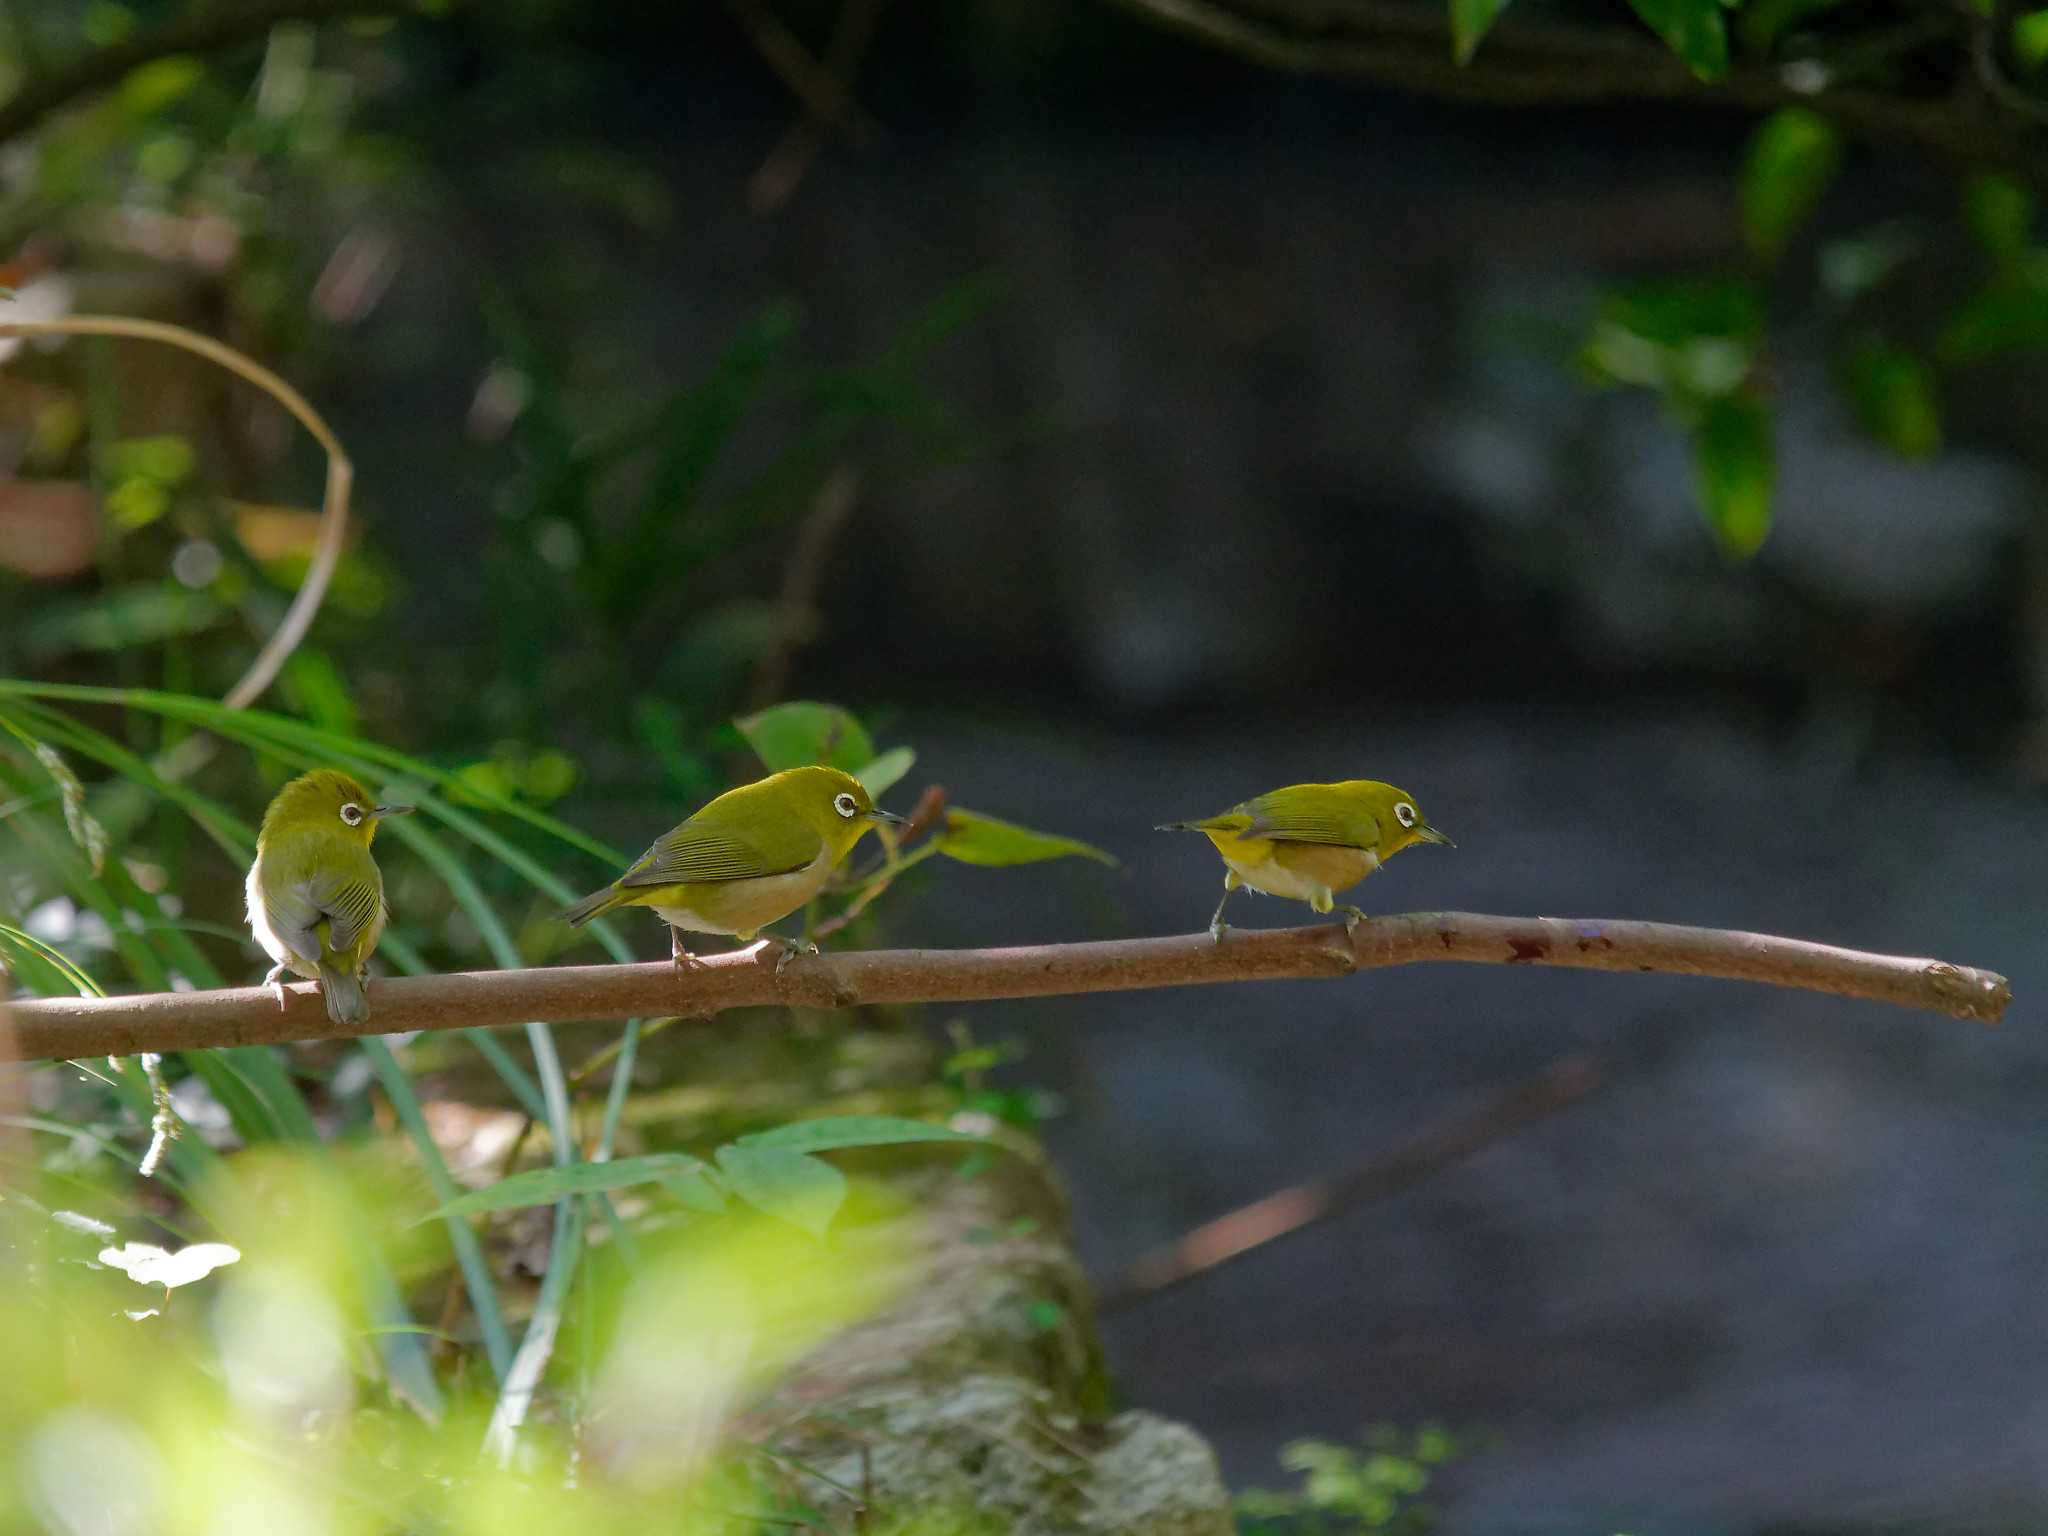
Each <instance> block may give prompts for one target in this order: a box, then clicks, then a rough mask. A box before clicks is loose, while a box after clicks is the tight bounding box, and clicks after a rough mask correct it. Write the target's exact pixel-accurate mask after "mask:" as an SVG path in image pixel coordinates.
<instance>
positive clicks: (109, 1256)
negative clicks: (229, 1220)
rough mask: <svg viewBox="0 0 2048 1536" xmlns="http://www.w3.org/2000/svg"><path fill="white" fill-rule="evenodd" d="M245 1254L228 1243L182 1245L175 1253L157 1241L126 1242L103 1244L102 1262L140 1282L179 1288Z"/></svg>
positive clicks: (138, 1283)
mask: <svg viewBox="0 0 2048 1536" xmlns="http://www.w3.org/2000/svg"><path fill="white" fill-rule="evenodd" d="M241 1256H242V1254H241V1250H240V1249H237V1248H231V1247H229V1246H228V1245H227V1244H226V1243H194V1244H192V1245H191V1246H190V1247H189V1248H180V1249H178V1250H177V1252H175V1253H169V1252H166V1251H165V1250H164V1249H162V1248H159V1247H157V1246H156V1244H154V1243H123V1244H122V1245H121V1246H120V1247H118V1248H102V1249H101V1250H100V1254H99V1259H100V1262H101V1263H102V1264H104V1265H106V1266H107V1267H108V1268H109V1269H118V1270H120V1271H122V1272H123V1273H124V1274H126V1275H127V1276H128V1278H129V1279H130V1280H133V1281H134V1282H135V1283H136V1284H137V1285H160V1286H163V1287H164V1288H165V1289H166V1290H175V1289H176V1288H177V1287H179V1286H181V1285H190V1284H191V1283H192V1282H193V1281H194V1280H203V1279H205V1278H206V1277H207V1276H208V1275H210V1274H212V1273H213V1272H214V1271H215V1270H216V1269H219V1268H221V1267H222V1266H224V1265H228V1264H233V1263H234V1262H235V1261H236V1260H238V1259H240V1258H241Z"/></svg>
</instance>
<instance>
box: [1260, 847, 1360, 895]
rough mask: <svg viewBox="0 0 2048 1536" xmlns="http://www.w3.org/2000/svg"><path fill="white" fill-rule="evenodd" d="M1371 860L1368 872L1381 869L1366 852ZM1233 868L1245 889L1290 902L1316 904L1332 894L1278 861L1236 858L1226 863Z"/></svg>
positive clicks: (1318, 883) (1308, 877)
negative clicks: (1244, 861) (1280, 897)
mask: <svg viewBox="0 0 2048 1536" xmlns="http://www.w3.org/2000/svg"><path fill="white" fill-rule="evenodd" d="M1366 858H1367V859H1368V860H1370V863H1369V864H1368V865H1367V872H1368V873H1370V872H1371V871H1372V870H1374V869H1377V868H1379V860H1378V859H1376V858H1374V857H1373V856H1372V854H1370V853H1367V854H1366ZM1223 862H1224V863H1225V864H1227V865H1229V866H1230V870H1231V873H1233V874H1234V875H1236V876H1237V878H1238V879H1240V880H1242V881H1243V882H1244V884H1245V887H1246V889H1248V890H1254V891H1259V892H1261V893H1263V894H1264V895H1267V896H1285V897H1287V898H1288V899H1289V900H1291V901H1307V902H1314V901H1317V900H1320V899H1323V898H1325V897H1327V896H1329V894H1330V888H1329V887H1328V886H1326V885H1323V884H1321V883H1320V882H1318V881H1317V880H1315V879H1314V878H1312V877H1311V876H1308V875H1305V874H1301V873H1299V872H1297V871H1295V870H1291V869H1288V868H1286V867H1284V866H1283V865H1281V864H1280V863H1279V862H1278V861H1277V860H1274V859H1267V860H1265V861H1264V862H1262V863H1258V864H1245V863H1241V862H1239V861H1238V860H1236V859H1230V858H1226V859H1225V860H1224V861H1223Z"/></svg>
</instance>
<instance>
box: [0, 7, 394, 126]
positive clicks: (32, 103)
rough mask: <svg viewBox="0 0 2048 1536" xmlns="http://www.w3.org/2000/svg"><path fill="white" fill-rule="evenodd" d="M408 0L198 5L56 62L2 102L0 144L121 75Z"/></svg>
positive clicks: (378, 12)
mask: <svg viewBox="0 0 2048 1536" xmlns="http://www.w3.org/2000/svg"><path fill="white" fill-rule="evenodd" d="M407 9H409V7H408V6H407V5H406V4H405V3H404V0H242V3H239V4H204V3H195V4H194V5H192V6H191V8H190V9H189V10H187V11H186V12H185V14H184V15H182V16H179V17H177V18H176V19H175V20H172V21H167V22H165V23H164V24H163V25H161V26H157V27H147V28H144V29H143V30H142V31H140V32H137V33H135V34H134V35H133V36H131V37H125V38H123V39H121V41H119V42H117V43H109V44H107V45H106V46H104V47H101V48H95V49H93V50H92V52H90V53H87V54H84V55H82V56H80V57H79V58H77V59H75V60H72V61H71V62H70V63H67V64H52V65H51V66H50V67H49V68H47V69H46V70H45V71H44V72H43V73H41V74H39V75H36V76H34V77H32V78H31V79H29V80H28V82H27V83H26V84H24V85H23V86H22V87H21V89H19V90H17V91H16V92H15V93H14V94H13V95H12V96H10V97H8V98H7V99H6V100H5V101H4V102H0V144H6V143H7V142H8V141H9V140H12V139H16V138H19V137H21V136H22V135H23V134H25V133H27V132H29V131H30V130H31V129H33V128H34V127H35V126H36V125H37V124H38V123H40V122H41V121H42V120H43V119H44V118H45V117H48V116H49V115H50V114H51V113H52V112H55V111H57V110H59V109H60V108H62V107H67V106H69V105H70V104H71V103H72V102H74V101H76V100H78V99H79V98H80V97H84V96H90V95H92V94H94V93H95V92H98V91H103V90H106V89H108V88H109V87H111V86H114V85H118V84H119V83H120V81H121V79H122V77H123V76H125V75H127V74H128V73H129V72H130V71H132V70H136V69H140V68H141V67H142V66H143V65H145V64H153V63H155V62H156V61H157V60H158V59H168V58H175V57H177V56H178V55H180V54H190V53H202V54H203V53H220V52H222V51H224V50H226V49H229V48H235V47H239V46H240V45H242V44H243V43H248V42H253V41H254V40H256V39H257V38H260V37H262V36H263V34H264V33H266V32H268V31H269V30H270V29H271V28H272V27H274V26H277V25H279V24H280V23H282V22H288V21H312V22H318V21H335V20H338V19H340V18H342V17H347V16H392V15H396V14H398V13H399V12H401V11H403V10H407Z"/></svg>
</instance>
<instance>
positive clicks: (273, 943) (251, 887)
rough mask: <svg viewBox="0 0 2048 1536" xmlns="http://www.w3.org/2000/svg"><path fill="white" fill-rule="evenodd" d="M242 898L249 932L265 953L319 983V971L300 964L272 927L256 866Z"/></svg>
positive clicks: (275, 960) (250, 871)
mask: <svg viewBox="0 0 2048 1536" xmlns="http://www.w3.org/2000/svg"><path fill="white" fill-rule="evenodd" d="M242 898H243V901H244V902H245V903H246V904H247V906H248V909H249V931H250V932H251V933H253V934H255V935H256V942H257V943H258V944H260V945H262V946H263V953H265V954H266V955H268V956H270V958H271V959H272V960H273V961H274V962H276V963H277V964H279V965H285V966H289V967H291V969H292V970H293V971H295V972H296V973H297V974H299V975H301V976H304V977H307V978H308V979H310V980H313V981H318V980H319V979H320V972H319V971H318V970H317V969H314V970H308V969H307V968H306V967H305V966H304V965H302V964H300V963H299V958H298V956H297V955H294V954H293V953H292V952H291V950H290V949H289V948H288V947H287V946H286V944H285V942H284V940H283V939H281V938H279V937H278V935H277V930H276V929H275V928H273V927H271V926H270V913H269V912H268V911H267V910H266V909H265V908H264V905H263V891H262V887H261V886H259V885H258V884H257V883H256V866H255V865H254V864H251V865H250V866H249V878H248V879H247V880H245V881H244V882H243V883H242Z"/></svg>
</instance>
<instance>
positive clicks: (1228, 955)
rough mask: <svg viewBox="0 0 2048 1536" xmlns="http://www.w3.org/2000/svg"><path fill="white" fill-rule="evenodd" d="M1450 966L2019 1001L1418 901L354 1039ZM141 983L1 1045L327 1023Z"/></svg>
mask: <svg viewBox="0 0 2048 1536" xmlns="http://www.w3.org/2000/svg"><path fill="white" fill-rule="evenodd" d="M1431 961H1462V962H1465V963H1468V964H1494V965H1543V966H1566V967H1573V968H1577V969H1581V970H1596V971H1633V972H1668V973H1672V974H1677V975H1686V976H1709V977H1719V978H1721V979H1724V980H1729V981H1751V982H1760V983H1762V984H1764V985H1766V986H1777V987H1792V988H1797V989H1801V990H1804V991H1809V992H1823V993H1829V994H1832V995H1834V996H1837V997H1848V998H1859V999H1864V1000H1868V1001H1872V1002H1884V1003H1893V1004H1896V1005H1898V1006H1900V1007H1904V1008H1920V1009H1926V1010H1928V1011H1930V1012H1934V1013H1943V1014H1947V1015H1949V1016H1951V1017H1953V1018H1960V1019H1975V1020H1978V1021H1980V1022H1983V1023H1994V1022H1996V1021H1997V1020H1998V1018H1999V1017H2000V1016H2001V1015H2002V1014H2003V1013H2004V1011H2005V1007H2006V1004H2007V1003H2008V1002H2009V1001H2010V1000H2011V996H2012V994H2011V989H2010V987H2009V986H2008V985H2007V983H2006V980H2005V978H2004V977H2003V976H1999V975H1995V974H1993V973H1992V972H1990V971H1982V970H1976V969H1973V968H1971V967H1968V966H1961V965H1952V964H1950V963H1948V962H1947V961H1942V960H1932V959H1920V958H1912V957H1908V956H1902V955H1880V954H1870V953H1866V952H1864V951H1860V950H1853V949H1840V948H1837V947H1835V946H1833V945H1829V944H1815V943H1810V942H1808V941H1806V940H1803V939H1790V938H1779V937H1775V936H1773V935H1770V934H1761V933H1742V932H1736V931H1732V930H1728V929H1720V928H1690V927H1683V926H1679V925H1676V924H1670V923H1645V922H1635V921H1631V920H1628V919H1610V918H1601V919H1584V918H1562V917H1497V916H1490V915H1487V914H1484V913H1477V912H1411V913H1405V914H1402V915H1399V916H1386V917H1374V918H1372V919H1370V920H1369V921H1367V922H1364V923H1360V924H1359V925H1357V927H1356V929H1355V930H1352V931H1348V932H1347V930H1346V929H1345V927H1344V926H1343V925H1342V924H1318V925H1315V926H1311V927H1306V928H1280V929H1267V930H1261V931H1258V932H1247V931H1243V930H1233V931H1231V932H1230V933H1229V934H1227V935H1226V936H1225V937H1224V939H1223V940H1222V942H1220V943H1219V942H1217V941H1215V940H1214V939H1212V938H1211V936H1210V935H1209V934H1207V933H1198V934H1182V935H1175V936H1172V937H1167V938H1147V939H1115V940H1109V941H1105V942H1100V943H1088V944H1039V945H1027V946H1022V947H1018V948H1011V949H959V950H932V949H896V950H886V949H885V950H855V951H846V952H841V953H837V954H822V955H815V956H813V955H806V956H801V957H798V958H796V959H795V960H793V961H792V962H791V963H790V964H789V965H787V966H780V967H778V965H777V964H776V957H775V955H774V954H773V953H772V952H770V951H767V950H762V949H758V948H756V949H748V950H742V951H738V952H735V953H732V954H728V955H710V956H705V957H703V958H702V959H701V961H700V962H699V964H697V965H696V966H693V967H691V968H690V969H688V970H686V971H680V970H678V969H677V968H676V967H675V966H674V965H672V964H670V963H669V962H667V961H658V962H653V963H649V964H638V965H592V966H547V967H541V968H538V969H532V970H503V971H471V972H463V973H459V974H455V975H445V976H412V977H402V978H396V979H393V980H380V981H375V982H372V983H371V984H370V1000H371V1004H372V1006H371V1017H372V1018H374V1020H375V1023H374V1025H372V1024H369V1023H365V1024H364V1025H363V1026H361V1027H360V1028H358V1029H354V1030H344V1031H343V1033H345V1034H346V1033H370V1032H372V1031H373V1030H374V1032H376V1033H379V1034H383V1033H388V1032H392V1031H402V1030H416V1029H457V1028H471V1027H477V1026H485V1027H488V1026H491V1025H503V1024H520V1023H525V1022H527V1021H529V1020H533V1019H545V1020H549V1021H552V1022H568V1021H571V1020H582V1019H620V1018H634V1017H648V1016H654V1015H665V1014H675V1015H682V1016H685V1017H696V1016H705V1017H708V1016H709V1015H711V1014H715V1013H720V1012H723V1011H724V1010H726V1009H728V1008H745V1007H759V1006H772V1005H778V1004H795V1005H800V1006H803V1007H811V1008H846V1007H853V1006H856V1005H859V1004H863V1003H913V1002H969V1001H980V1000H993V999H999V998H1012V997H1053V996H1064V995H1078V994H1082V993H1090V992H1122V991H1134V990H1139V989H1143V988H1149V987H1179V986H1201V985H1207V984H1210V983H1215V982H1226V981H1279V980H1285V979H1290V978H1304V977H1338V976H1346V975H1350V974H1351V973H1353V972H1355V971H1361V970H1371V969H1376V968H1378V967H1381V966H1391V965H1415V964H1421V963H1426V962H1431ZM286 998H287V1002H286V1006H285V1007H284V1008H283V1009H282V1010H280V1009H279V1007H278V1005H277V1000H276V998H275V997H274V996H273V995H272V994H271V993H270V992H269V991H267V990H265V989H264V988H261V987H236V988H226V989H222V990H218V991H207V992H165V993H153V994H144V995H137V996H123V997H79V998H34V999H27V1000H23V1001H21V1002H18V1003H15V1004H14V1005H13V1006H12V1007H11V1009H10V1010H9V1015H10V1021H9V1022H10V1028H9V1032H10V1033H11V1036H12V1038H11V1040H7V1041H5V1042H4V1043H0V1054H9V1055H13V1056H16V1057H19V1058H24V1059H35V1060H42V1059H64V1058H71V1057H83V1056H97V1055H128V1054H132V1053H135V1052H138V1051H185V1050H198V1049H203V1048H207V1047H213V1046H229V1045H256V1044H265V1043H272V1042H277V1041H284V1040H302V1039H312V1038H316V1037H322V1036H328V1035H331V1034H333V1033H334V1032H335V1029H336V1026H335V1025H334V1024H333V1023H332V1022H331V1021H330V1020H329V1019H328V1016H327V1012H326V1010H325V1008H324V1007H323V1006H322V1004H321V1001H320V998H319V996H318V994H317V991H316V989H315V988H314V987H312V986H311V985H307V984H301V985H299V986H295V987H290V988H288V989H287V990H286Z"/></svg>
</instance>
